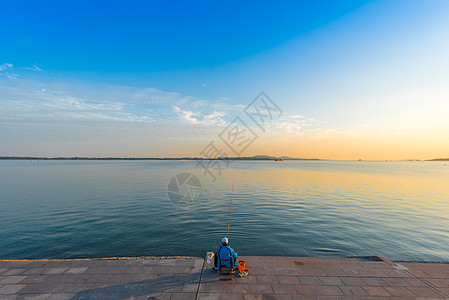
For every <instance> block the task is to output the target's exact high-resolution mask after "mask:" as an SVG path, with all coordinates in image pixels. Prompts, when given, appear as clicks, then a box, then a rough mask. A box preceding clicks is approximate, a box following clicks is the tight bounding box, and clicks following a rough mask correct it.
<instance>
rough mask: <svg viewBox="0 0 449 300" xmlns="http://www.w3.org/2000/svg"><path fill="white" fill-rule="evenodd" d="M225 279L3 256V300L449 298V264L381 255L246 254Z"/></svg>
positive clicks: (184, 263)
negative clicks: (241, 271) (238, 272)
mask: <svg viewBox="0 0 449 300" xmlns="http://www.w3.org/2000/svg"><path fill="white" fill-rule="evenodd" d="M240 259H243V260H245V261H246V265H247V268H248V269H249V275H248V276H247V277H244V278H238V277H237V276H235V277H234V280H232V281H220V280H219V279H218V274H216V273H213V272H212V271H211V269H210V268H211V265H208V264H207V263H206V262H205V260H204V259H202V258H195V257H142V258H121V259H89V260H27V261H5V260H2V261H0V299H5V300H6V299H139V300H140V299H145V300H146V299H148V300H150V299H151V300H155V299H161V300H162V299H167V300H168V299H171V300H176V299H240V300H243V299H282V300H283V299H289V300H290V299H291V300H293V299H448V297H449V264H447V263H391V262H389V261H387V260H382V258H305V257H267V256H261V257H255V256H251V257H241V258H240Z"/></svg>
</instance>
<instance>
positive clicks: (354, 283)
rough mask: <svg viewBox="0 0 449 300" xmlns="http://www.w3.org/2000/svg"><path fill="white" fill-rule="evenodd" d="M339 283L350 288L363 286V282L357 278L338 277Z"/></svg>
mask: <svg viewBox="0 0 449 300" xmlns="http://www.w3.org/2000/svg"><path fill="white" fill-rule="evenodd" d="M339 278H340V280H341V281H343V283H344V284H345V285H350V286H362V285H365V282H364V281H363V280H362V278H359V277H339Z"/></svg>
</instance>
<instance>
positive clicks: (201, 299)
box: [197, 293, 243, 300]
mask: <svg viewBox="0 0 449 300" xmlns="http://www.w3.org/2000/svg"><path fill="white" fill-rule="evenodd" d="M197 300H243V294H220V293H199V294H198V297H197Z"/></svg>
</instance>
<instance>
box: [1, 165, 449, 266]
mask: <svg viewBox="0 0 449 300" xmlns="http://www.w3.org/2000/svg"><path fill="white" fill-rule="evenodd" d="M224 236H228V238H229V242H230V245H231V246H232V247H233V248H234V249H235V250H236V251H237V253H238V254H239V255H264V256H315V257H348V256H371V255H382V256H384V257H386V258H388V259H390V260H399V261H449V162H442V161H400V162H397V161H325V160H317V161H309V160H299V161H287V160H285V161H243V160H242V161H240V160H235V161H227V162H223V161H202V162H198V161H191V160H31V161H30V160H1V161H0V259H42V258H48V259H50V258H100V257H117V256H128V257H136V256H178V255H182V256H197V257H204V256H205V254H206V252H207V251H214V250H216V248H217V246H218V245H220V242H221V239H222V238H223V237H224Z"/></svg>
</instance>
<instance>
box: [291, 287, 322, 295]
mask: <svg viewBox="0 0 449 300" xmlns="http://www.w3.org/2000/svg"><path fill="white" fill-rule="evenodd" d="M295 290H296V293H297V294H298V295H308V296H309V297H310V295H317V294H319V292H318V288H317V286H315V285H295Z"/></svg>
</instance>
